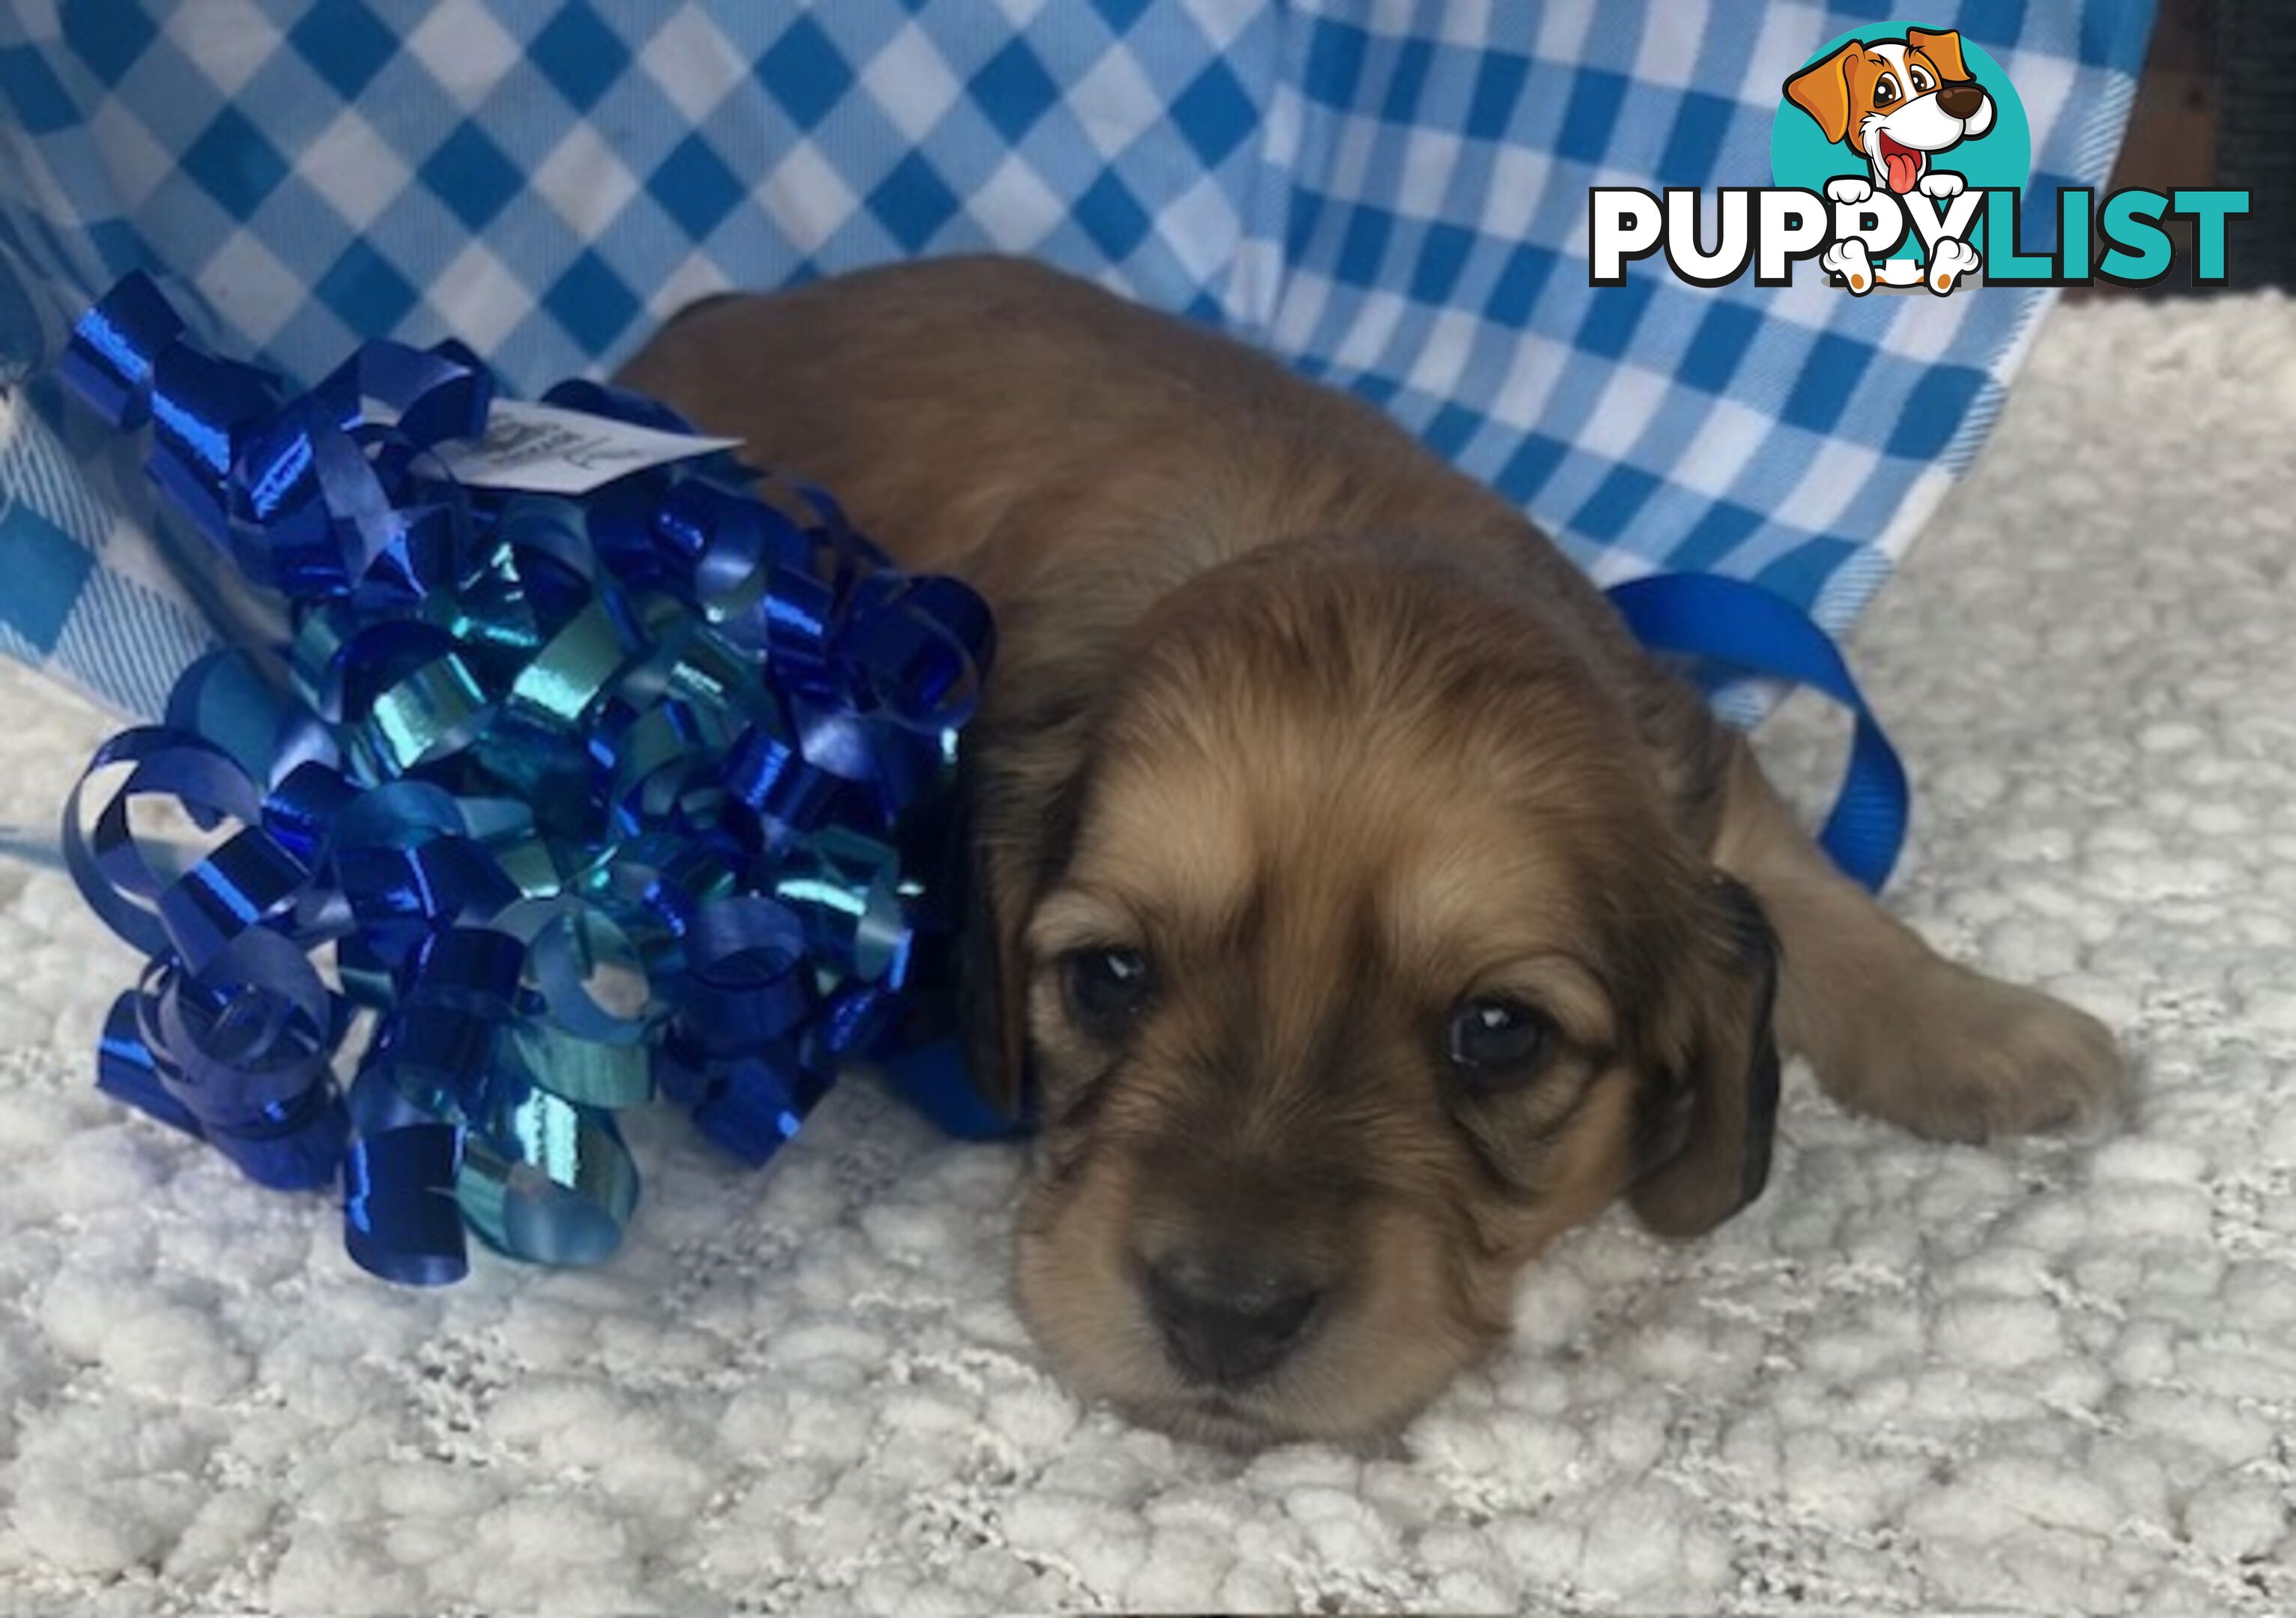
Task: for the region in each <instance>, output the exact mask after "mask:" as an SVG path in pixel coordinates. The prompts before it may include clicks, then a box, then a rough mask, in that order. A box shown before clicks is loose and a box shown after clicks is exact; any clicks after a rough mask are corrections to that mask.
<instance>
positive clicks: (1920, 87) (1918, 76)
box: [1907, 68, 1937, 95]
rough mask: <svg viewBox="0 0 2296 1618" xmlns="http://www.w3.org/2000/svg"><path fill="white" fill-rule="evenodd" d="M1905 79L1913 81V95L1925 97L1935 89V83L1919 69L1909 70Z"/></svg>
mask: <svg viewBox="0 0 2296 1618" xmlns="http://www.w3.org/2000/svg"><path fill="white" fill-rule="evenodd" d="M1907 78H1911V79H1912V80H1913V81H1914V94H1916V95H1926V94H1929V93H1930V92H1931V90H1934V89H1936V88H1937V81H1936V80H1935V79H1933V78H1931V77H1930V76H1929V75H1928V74H1927V73H1924V72H1923V71H1922V70H1921V69H1919V68H1915V69H1913V70H1910V71H1909V72H1908V73H1907Z"/></svg>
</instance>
